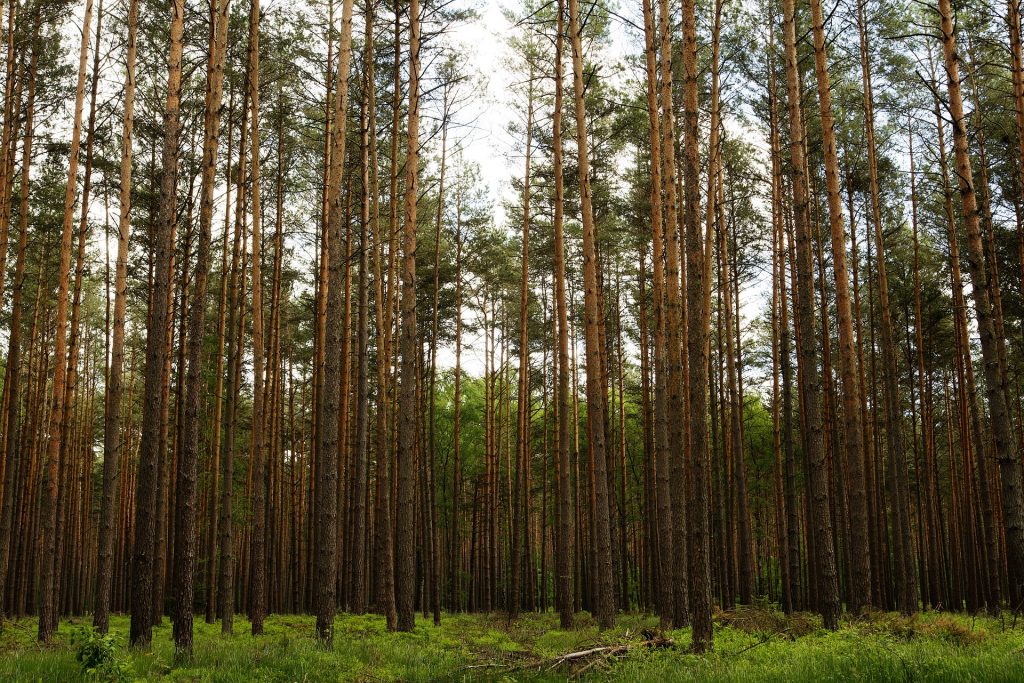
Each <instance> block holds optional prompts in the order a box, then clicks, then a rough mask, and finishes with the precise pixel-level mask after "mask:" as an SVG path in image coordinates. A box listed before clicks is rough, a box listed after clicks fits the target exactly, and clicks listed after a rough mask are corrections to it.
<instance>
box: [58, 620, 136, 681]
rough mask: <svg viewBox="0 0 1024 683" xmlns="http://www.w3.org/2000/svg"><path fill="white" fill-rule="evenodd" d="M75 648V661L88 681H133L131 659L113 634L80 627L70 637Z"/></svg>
mask: <svg viewBox="0 0 1024 683" xmlns="http://www.w3.org/2000/svg"><path fill="white" fill-rule="evenodd" d="M71 643H72V644H73V645H74V646H75V661H77V662H78V663H79V664H80V665H81V666H82V673H83V674H84V675H85V677H86V678H88V679H90V680H97V681H103V682H104V683H122V682H126V681H131V680H134V676H133V675H132V668H131V657H130V656H129V655H128V654H127V652H126V651H125V649H124V647H123V646H122V645H121V644H120V643H119V639H118V638H117V637H116V636H115V635H114V634H113V633H106V634H103V633H100V632H98V631H96V630H94V629H91V628H87V627H84V626H83V627H81V628H79V629H78V630H77V631H75V633H74V635H73V636H72V637H71Z"/></svg>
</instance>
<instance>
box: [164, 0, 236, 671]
mask: <svg viewBox="0 0 1024 683" xmlns="http://www.w3.org/2000/svg"><path fill="white" fill-rule="evenodd" d="M229 3H230V0H219V1H218V2H217V3H216V5H215V7H214V8H213V9H212V10H211V13H210V16H211V18H212V19H213V21H212V25H211V27H210V43H209V55H208V58H207V63H206V69H207V73H206V96H205V107H204V109H205V114H204V124H203V165H202V170H201V175H202V178H201V182H200V188H199V192H200V199H199V201H200V204H199V242H198V245H197V250H196V270H195V290H194V292H193V295H192V302H191V306H190V308H189V311H188V335H187V341H186V350H185V357H186V367H185V369H184V372H185V380H184V381H185V388H184V390H185V406H184V425H183V430H182V438H183V443H182V444H181V456H180V459H179V462H178V469H177V480H176V483H175V492H176V500H177V506H176V519H175V527H174V532H175V541H174V547H175V550H176V553H175V558H174V604H175V614H174V643H175V650H176V651H177V652H178V653H179V654H181V655H185V656H188V655H189V654H191V650H192V603H193V593H194V589H193V585H194V575H195V562H196V554H197V538H196V480H197V476H198V467H199V410H200V392H201V391H202V350H203V332H204V328H205V317H206V303H207V302H206V290H207V282H208V280H209V275H208V271H209V268H210V243H211V241H212V225H213V194H214V185H215V176H216V170H217V148H218V145H219V142H220V111H221V101H222V99H223V85H224V58H225V52H226V50H227V31H228V20H227V17H228V14H227V13H228V8H229ZM224 240H225V245H226V243H227V232H226V231H225V235H224ZM186 267H187V264H186ZM222 275H223V274H222ZM213 425H214V429H219V427H220V425H219V423H218V420H217V419H216V417H215V419H214V422H213ZM213 452H216V451H215V450H214V451H213ZM215 468H216V466H214V469H215ZM212 500H214V499H211V501H212ZM210 517H211V519H215V518H216V511H215V510H214V508H213V506H212V505H211V507H210ZM210 534H211V538H212V537H213V536H214V535H215V534H214V532H213V530H212V529H211V532H210ZM213 559H214V557H213V553H212V552H211V553H210V554H209V558H208V559H207V561H208V562H210V563H211V564H212V563H213ZM212 580H213V572H212V571H208V572H207V581H210V582H211V583H212ZM208 596H209V593H208Z"/></svg>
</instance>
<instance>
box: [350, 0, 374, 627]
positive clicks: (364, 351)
mask: <svg viewBox="0 0 1024 683" xmlns="http://www.w3.org/2000/svg"><path fill="white" fill-rule="evenodd" d="M365 11H366V29H365V33H364V40H365V46H364V58H363V65H364V66H363V98H362V101H361V112H360V124H361V131H360V153H361V154H362V186H363V196H362V209H361V216H360V233H359V312H358V322H357V323H356V324H357V326H358V331H357V334H356V406H355V410H356V414H355V423H356V424H355V449H354V451H355V452H354V454H353V457H354V461H353V475H352V482H353V485H352V520H351V523H350V528H351V529H352V553H351V558H352V562H351V564H352V581H351V585H352V590H351V597H350V601H349V605H350V608H351V610H352V612H353V613H354V614H362V613H363V612H365V611H366V572H365V564H366V558H365V554H366V542H365V539H366V533H365V525H366V496H365V491H366V472H367V468H368V466H369V462H368V461H369V450H368V444H369V439H368V431H369V415H370V413H369V408H368V406H367V401H368V400H369V384H368V383H369V370H370V366H369V361H368V358H367V355H368V351H369V339H368V337H369V315H370V310H369V309H370V294H369V292H370V280H369V278H370V271H369V253H370V249H371V245H370V223H371V221H372V222H373V226H374V227H373V229H374V231H376V229H377V228H376V220H377V214H376V202H377V199H376V190H377V186H376V183H375V182H373V183H372V184H371V172H370V163H371V161H373V162H375V161H376V159H375V158H374V157H373V155H371V154H370V136H371V135H372V136H374V137H376V135H377V131H376V123H375V121H376V118H375V116H374V111H373V107H374V106H375V102H374V96H373V91H374V85H375V84H374V81H373V59H374V52H373V17H374V15H373V3H367V5H366V10H365ZM372 178H373V181H375V180H376V168H374V173H373V175H372Z"/></svg>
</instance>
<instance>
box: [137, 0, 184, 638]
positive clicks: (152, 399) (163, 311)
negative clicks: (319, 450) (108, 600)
mask: <svg viewBox="0 0 1024 683" xmlns="http://www.w3.org/2000/svg"><path fill="white" fill-rule="evenodd" d="M184 23H185V3H184V0H175V1H174V3H173V4H172V6H171V42H170V52H169V54H168V58H167V100H166V103H165V106H164V131H163V132H164V142H163V144H164V147H163V156H162V163H161V178H160V199H159V202H160V203H159V215H158V218H157V225H156V229H155V230H154V242H155V245H154V254H153V268H154V280H153V290H152V304H151V306H150V311H149V318H148V320H147V323H146V329H147V335H146V376H145V390H144V391H145V394H144V402H145V408H144V410H143V413H142V440H141V442H140V444H139V458H140V459H139V473H138V479H137V482H136V489H135V500H136V501H138V502H143V501H150V500H154V499H155V497H156V492H157V480H158V477H159V472H158V469H157V465H158V463H159V460H160V454H159V444H160V425H161V422H162V420H161V405H162V401H161V399H160V395H161V393H162V387H161V382H162V380H163V371H164V363H165V359H166V357H167V337H168V330H167V325H166V319H167V311H168V303H169V293H170V287H171V283H170V263H171V258H172V254H173V251H174V245H173V244H172V243H171V238H172V235H173V230H174V223H175V206H176V201H175V198H176V190H177V179H178V149H179V139H178V132H179V124H180V121H179V104H180V101H181V55H182V44H183V39H182V38H183V31H184ZM156 524H157V520H156V515H155V508H154V507H153V506H151V505H148V504H145V503H141V504H137V505H136V507H135V543H134V547H133V558H132V620H131V632H130V643H131V644H132V645H133V646H135V647H148V646H149V644H150V641H151V640H152V637H153V625H152V614H153V608H152V588H153V583H152V581H153V579H152V577H153V565H154V550H155V548H154V547H153V543H154V534H155V529H156Z"/></svg>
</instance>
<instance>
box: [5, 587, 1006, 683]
mask: <svg viewBox="0 0 1024 683" xmlns="http://www.w3.org/2000/svg"><path fill="white" fill-rule="evenodd" d="M236 622H237V623H236V625H235V626H236V635H233V636H223V635H221V633H220V626H219V625H218V624H212V625H211V624H206V623H203V622H201V621H200V622H197V623H196V639H195V643H196V644H195V652H194V656H193V657H192V658H191V659H190V660H188V661H176V660H175V657H174V647H173V644H172V642H171V633H170V630H171V629H170V625H169V624H167V623H165V624H164V625H162V626H159V627H157V628H156V629H154V638H153V648H152V650H150V651H147V652H138V653H135V655H134V656H133V657H131V658H129V657H128V656H127V654H126V652H125V650H124V649H123V645H122V643H123V640H124V635H125V634H126V633H127V630H128V619H127V617H122V616H116V617H114V618H112V619H111V634H112V635H108V636H99V635H98V634H96V633H95V632H93V631H92V630H90V629H85V628H80V629H78V630H77V631H74V632H73V633H72V635H71V637H70V638H67V637H64V638H61V637H60V636H58V638H57V640H56V641H55V642H54V645H53V646H52V647H48V648H40V647H39V646H38V645H37V644H36V642H35V640H34V633H35V626H34V622H33V621H32V620H25V621H19V622H8V623H7V624H4V626H3V629H2V630H0V680H4V681H39V680H42V681H58V680H59V681H65V680H81V679H82V678H83V673H84V675H85V677H86V678H87V679H88V680H97V681H128V680H142V681H164V680H168V681H243V682H245V683H249V682H253V681H311V682H312V681H324V682H327V681H332V682H333V681H352V680H373V681H437V680H445V681H469V680H517V681H526V680H528V681H547V680H551V681H556V680H565V679H566V677H567V676H568V675H570V674H571V673H572V672H571V671H568V670H566V669H565V668H564V667H560V666H555V665H554V664H555V661H556V660H557V658H558V657H560V656H561V655H564V654H566V653H569V652H577V651H580V650H586V649H590V648H595V647H600V646H603V645H619V644H631V645H633V646H632V647H630V648H629V650H628V652H627V653H626V654H625V655H624V656H623V657H621V658H618V659H615V658H609V659H607V660H602V661H599V662H596V664H595V665H594V666H592V667H590V668H588V669H587V670H586V672H584V673H583V675H582V676H581V678H583V679H586V680H602V681H604V680H616V681H690V680H693V681H697V680H700V681H751V680H758V681H763V680H771V681H776V680H785V681H787V683H796V682H797V681H893V680H914V681H1024V632H1022V631H1021V629H1020V628H1014V627H1013V625H1012V623H1011V622H1010V621H1009V620H1007V621H1005V622H1003V621H1000V620H997V619H992V618H985V617H978V618H972V617H968V616H964V615H952V614H938V613H931V612H926V613H921V614H918V615H914V616H910V617H904V616H900V615H898V614H893V613H872V614H869V615H867V616H866V617H865V618H863V619H858V620H849V621H846V622H844V623H843V624H842V627H841V628H840V629H839V630H838V631H836V632H831V631H826V630H824V629H822V628H821V620H820V618H819V617H817V615H814V614H810V613H798V614H793V615H789V616H787V615H783V614H781V613H780V612H778V611H775V610H774V609H772V608H770V607H765V606H761V607H747V608H741V609H736V610H731V611H729V612H719V613H717V614H716V617H715V650H714V652H712V653H710V654H708V655H706V656H701V657H697V656H694V655H691V654H689V653H688V652H687V650H686V647H687V645H688V644H689V639H690V636H689V632H688V630H687V629H681V630H678V631H673V632H670V633H668V634H666V635H667V636H669V637H670V638H672V639H673V640H674V641H675V646H674V647H667V648H656V649H649V648H647V647H645V646H643V645H642V644H641V638H642V637H641V636H640V633H641V631H642V630H644V629H650V630H656V626H657V619H656V618H654V617H651V616H647V615H640V614H622V615H620V617H619V619H618V623H617V625H616V627H615V628H614V629H611V630H608V631H603V632H602V631H599V630H598V629H597V626H596V623H595V622H594V621H593V619H591V618H590V616H589V615H587V614H586V613H581V614H578V615H577V618H576V627H575V628H574V629H571V630H568V631H563V630H561V629H559V628H558V626H557V624H558V618H557V615H555V614H553V613H548V614H526V615H523V617H522V618H520V619H518V620H516V621H513V622H509V621H508V619H507V617H505V616H504V615H501V614H448V615H444V617H443V618H442V623H441V626H434V625H433V624H432V623H430V622H428V621H420V622H419V623H418V624H417V626H416V629H415V630H414V631H413V632H411V633H389V632H388V631H387V628H386V625H385V622H384V619H383V618H381V617H379V616H376V615H361V616H355V615H340V616H339V617H338V619H337V621H336V622H335V643H334V649H333V650H332V651H329V652H328V651H324V650H322V649H320V648H318V647H317V646H316V645H315V643H314V642H313V638H312V633H313V619H312V617H309V616H305V615H278V616H272V617H270V618H269V619H268V620H267V622H266V634H265V635H264V636H262V637H259V638H253V637H252V636H251V635H249V628H248V622H246V621H245V619H243V618H241V617H239V618H237V619H236Z"/></svg>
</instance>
